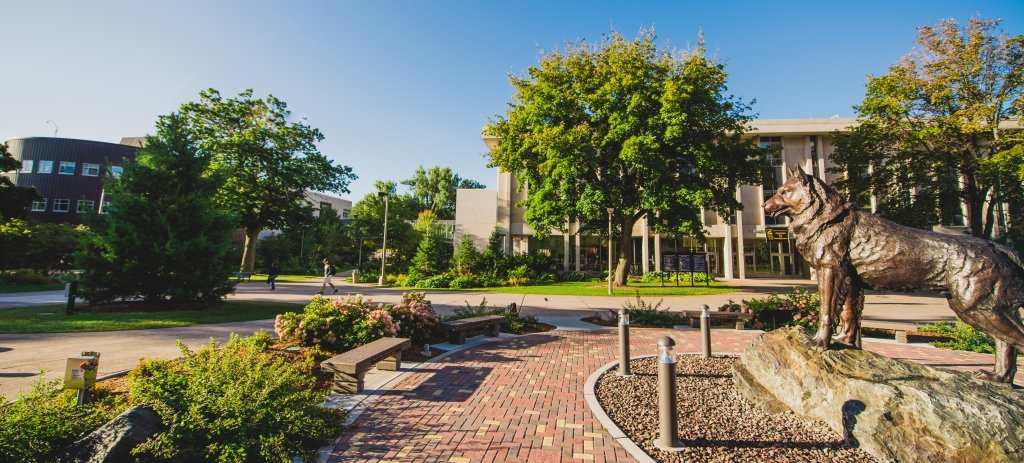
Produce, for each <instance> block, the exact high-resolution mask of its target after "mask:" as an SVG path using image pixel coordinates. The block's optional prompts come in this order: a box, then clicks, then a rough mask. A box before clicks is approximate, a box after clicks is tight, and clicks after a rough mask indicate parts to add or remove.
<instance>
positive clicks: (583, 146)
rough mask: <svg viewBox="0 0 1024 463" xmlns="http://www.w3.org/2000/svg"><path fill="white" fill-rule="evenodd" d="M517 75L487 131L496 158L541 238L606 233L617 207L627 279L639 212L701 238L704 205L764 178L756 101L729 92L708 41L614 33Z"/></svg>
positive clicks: (726, 199)
mask: <svg viewBox="0 0 1024 463" xmlns="http://www.w3.org/2000/svg"><path fill="white" fill-rule="evenodd" d="M510 81H511V83H512V87H513V88H514V95H513V97H512V101H511V102H510V103H509V108H508V112H507V114H505V115H498V116H495V117H494V118H492V119H491V121H490V124H489V126H488V128H487V129H486V132H487V133H488V134H489V135H493V136H497V137H500V139H501V143H500V144H499V146H498V147H497V148H496V149H494V150H493V151H492V152H491V153H490V156H491V161H490V165H491V166H497V167H500V168H501V169H503V170H505V171H508V172H513V173H514V174H515V175H516V178H517V180H518V182H519V184H520V185H528V190H529V192H528V196H527V198H526V200H525V201H523V202H521V203H520V204H519V205H520V206H525V207H526V208H527V210H526V221H527V222H528V223H529V224H530V225H531V226H532V227H533V228H534V230H535V231H536V232H537V233H538V234H540V235H543V234H546V233H548V232H550V231H551V230H553V229H562V230H564V229H565V226H566V224H567V223H568V222H572V221H580V223H581V225H582V227H583V230H585V231H586V230H589V231H590V232H595V233H601V234H603V232H602V230H604V227H606V226H607V220H608V214H607V212H606V208H614V211H613V213H612V218H611V220H612V222H613V223H614V225H615V228H616V230H617V233H618V241H619V246H618V251H619V252H618V263H619V265H618V269H617V271H616V274H615V281H616V282H617V283H618V284H620V285H623V284H625V282H626V269H627V268H629V266H630V263H631V260H632V253H631V252H629V250H631V249H632V245H631V234H630V232H631V230H632V228H633V225H634V224H635V223H636V221H637V220H639V219H640V218H642V217H644V216H645V215H646V216H648V217H650V218H651V219H652V220H651V222H653V223H654V224H655V225H656V228H658V229H659V230H661V231H678V232H681V233H684V234H688V235H694V236H703V227H702V225H701V217H700V213H701V209H702V208H705V209H710V210H714V211H717V212H720V213H722V214H724V215H727V216H730V215H731V212H733V211H735V210H736V209H738V208H740V207H741V205H740V204H739V203H738V202H737V201H736V200H735V196H734V195H735V191H736V188H737V186H738V185H740V184H756V183H759V182H760V180H761V171H762V168H763V164H764V163H763V162H762V161H759V160H758V159H759V155H760V151H759V150H758V148H757V147H756V146H755V145H754V144H753V142H752V141H751V140H749V139H748V138H745V137H744V132H745V130H746V128H747V127H746V126H747V123H748V122H749V121H750V118H751V116H750V115H749V114H748V111H749V106H748V105H747V104H745V103H743V102H742V101H739V100H737V99H735V98H734V97H732V96H731V95H727V94H726V72H725V68H724V66H723V65H721V64H718V63H715V62H713V61H712V60H711V59H709V58H708V57H707V56H706V53H705V49H704V47H703V41H700V42H699V44H698V46H697V47H696V48H695V49H693V50H688V51H675V50H659V49H658V47H657V46H656V44H655V35H654V32H653V30H648V31H645V32H643V33H641V35H640V36H639V37H637V38H636V39H634V40H627V39H625V38H623V37H622V36H621V35H620V34H618V33H615V34H612V35H611V36H608V37H607V38H605V39H604V40H603V41H602V42H601V43H600V44H596V45H594V44H590V43H587V42H580V43H576V44H570V45H568V46H567V47H566V49H565V50H564V51H555V52H551V53H547V54H545V55H543V56H542V57H541V59H540V63H539V64H538V65H536V66H532V67H530V68H529V69H528V71H527V74H526V75H525V76H521V77H516V76H513V77H511V78H510Z"/></svg>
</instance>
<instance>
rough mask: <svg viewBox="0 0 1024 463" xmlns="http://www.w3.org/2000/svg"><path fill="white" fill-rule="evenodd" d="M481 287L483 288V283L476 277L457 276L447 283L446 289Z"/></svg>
mask: <svg viewBox="0 0 1024 463" xmlns="http://www.w3.org/2000/svg"><path fill="white" fill-rule="evenodd" d="M482 286H484V284H483V282H482V281H481V280H480V278H478V277H477V276H476V275H463V276H457V277H455V278H452V281H451V282H450V283H448V287H449V288H452V289H467V288H480V287H482Z"/></svg>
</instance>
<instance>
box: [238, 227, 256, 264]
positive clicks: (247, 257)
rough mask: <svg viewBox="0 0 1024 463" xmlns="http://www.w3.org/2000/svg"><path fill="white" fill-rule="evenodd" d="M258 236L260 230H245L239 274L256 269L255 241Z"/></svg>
mask: <svg viewBox="0 0 1024 463" xmlns="http://www.w3.org/2000/svg"><path fill="white" fill-rule="evenodd" d="M259 236H260V229H259V228H258V227H257V228H246V229H245V249H244V250H242V266H241V269H240V270H239V271H240V272H251V271H252V269H253V268H254V267H256V240H257V239H258V238H259Z"/></svg>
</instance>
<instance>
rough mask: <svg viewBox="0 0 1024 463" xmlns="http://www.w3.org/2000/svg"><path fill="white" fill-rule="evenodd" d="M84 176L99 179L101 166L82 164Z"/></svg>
mask: <svg viewBox="0 0 1024 463" xmlns="http://www.w3.org/2000/svg"><path fill="white" fill-rule="evenodd" d="M82 175H84V176H86V177H97V176H99V175H100V165H99V164H89V163H88V162H85V163H82Z"/></svg>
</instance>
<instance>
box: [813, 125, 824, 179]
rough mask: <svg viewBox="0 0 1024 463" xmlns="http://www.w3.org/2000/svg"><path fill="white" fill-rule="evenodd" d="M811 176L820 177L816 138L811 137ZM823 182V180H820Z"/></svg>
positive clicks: (814, 136) (815, 136)
mask: <svg viewBox="0 0 1024 463" xmlns="http://www.w3.org/2000/svg"><path fill="white" fill-rule="evenodd" d="M810 142H811V170H813V172H811V173H810V174H811V175H815V176H818V175H821V171H820V170H819V169H818V136H817V135H811V139H810ZM822 180H824V179H822Z"/></svg>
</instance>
